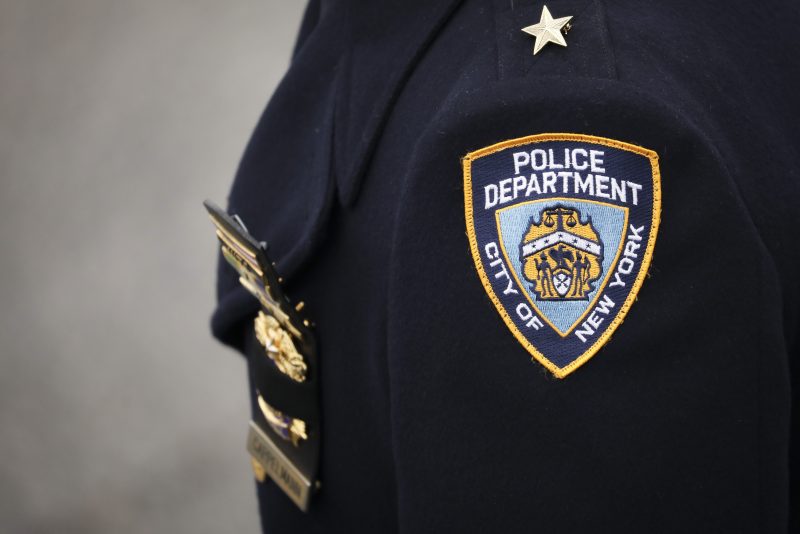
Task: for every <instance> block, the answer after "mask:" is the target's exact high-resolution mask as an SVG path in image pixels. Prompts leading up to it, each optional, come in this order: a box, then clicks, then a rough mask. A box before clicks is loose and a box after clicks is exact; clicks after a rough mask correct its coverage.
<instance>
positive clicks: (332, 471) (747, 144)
mask: <svg viewBox="0 0 800 534" xmlns="http://www.w3.org/2000/svg"><path fill="white" fill-rule="evenodd" d="M548 7H549V9H550V11H551V12H552V13H553V16H554V17H558V16H567V15H572V16H574V18H573V21H572V23H573V28H572V30H571V31H570V32H569V34H568V36H567V42H568V46H567V47H566V48H562V47H558V46H555V45H552V44H551V45H548V46H547V47H545V48H544V50H542V51H541V52H540V53H539V54H538V55H536V56H533V55H532V53H531V52H532V49H533V38H532V37H530V36H528V35H526V34H525V33H523V32H522V31H520V29H521V28H522V27H524V26H528V25H531V24H534V23H536V22H537V21H538V20H539V15H540V13H541V8H542V4H541V3H540V2H532V1H529V0H497V1H492V0H464V1H456V0H438V1H430V0H419V1H416V0H402V1H395V0H391V1H380V2H377V1H367V0H320V1H317V0H313V1H312V2H311V4H310V5H309V7H308V8H307V12H306V15H305V18H304V21H303V23H302V27H301V30H300V37H299V39H298V42H297V45H296V50H295V54H294V56H293V59H292V62H291V65H290V68H289V69H288V72H287V73H286V76H285V78H284V80H283V81H282V83H281V84H280V86H279V87H278V89H277V90H276V92H275V94H274V95H273V97H272V99H271V102H270V103H269V105H268V107H267V109H266V111H265V113H264V115H263V117H262V118H261V120H260V122H259V123H258V126H257V128H256V130H255V132H254V134H253V137H252V140H251V142H250V144H249V146H248V147H247V149H246V152H245V154H244V157H243V160H242V162H241V167H240V169H239V171H238V174H237V176H236V178H235V181H234V184H233V188H232V191H231V194H230V197H229V199H228V201H229V204H228V209H229V211H230V212H233V213H237V214H239V215H240V216H241V217H242V219H243V220H244V221H245V223H246V224H247V226H248V229H249V230H250V232H251V233H252V234H253V235H255V236H256V237H257V238H258V239H263V240H265V241H268V242H269V247H270V249H269V250H270V253H271V255H272V257H273V259H275V260H276V261H277V268H278V271H279V273H280V274H281V275H282V276H284V277H285V279H286V289H287V292H288V293H289V294H290V295H291V297H292V298H293V299H294V300H295V301H297V300H303V301H305V302H306V303H307V304H306V305H307V308H306V309H307V310H308V316H309V317H311V318H312V319H313V320H314V322H315V323H316V333H317V336H318V340H319V346H320V352H319V354H320V359H321V360H320V361H321V365H322V371H321V372H322V376H321V384H322V389H321V395H322V396H321V398H322V401H321V404H322V411H323V434H322V435H323V438H322V440H323V441H322V457H321V472H320V480H321V481H322V490H321V491H320V492H319V494H318V495H316V496H315V498H314V500H313V502H312V505H311V509H310V511H309V513H308V514H303V513H302V512H300V511H299V510H298V509H297V508H296V507H295V506H294V505H293V504H292V503H291V502H290V501H289V500H288V499H287V498H286V497H285V496H284V495H283V494H282V493H281V492H280V490H278V489H277V488H276V487H275V486H274V484H272V483H271V482H269V481H268V482H266V483H264V484H259V486H258V498H259V503H260V510H261V515H262V522H263V525H264V530H265V531H266V532H270V533H281V532H348V533H353V532H370V533H374V532H381V533H383V532H387V533H391V532H403V533H428V532H430V533H439V532H559V533H573V532H590V531H594V532H636V533H641V532H703V533H707V532H761V533H767V532H786V531H787V529H789V528H792V527H791V525H794V528H795V529H796V528H798V526H797V525H798V519H797V514H798V507H797V503H798V502H800V500H798V493H797V482H798V481H797V473H798V468H797V465H796V463H797V462H798V461H800V455H798V452H797V447H798V445H797V438H798V433H797V424H794V425H792V423H791V421H792V414H791V406H792V394H793V393H792V392H793V389H794V391H795V392H794V395H795V397H796V396H797V392H796V389H797V387H798V373H799V372H800V369H798V365H800V359H799V357H800V354H798V336H797V334H798V325H800V315H799V314H798V312H799V308H798V302H800V243H798V225H800V211H799V209H798V206H800V152H799V151H798V147H800V135H798V127H799V126H800V98H798V80H799V79H800V68H799V67H798V53H799V52H798V51H800V38H798V36H799V35H800V32H798V31H797V28H798V27H800V8H798V3H797V2H792V1H774V0H765V1H763V2H745V1H733V2H696V1H693V2H689V1H685V0H674V1H673V0H670V1H668V2H666V1H649V0H646V1H645V0H618V1H617V0H608V1H600V0H551V1H550V2H548ZM542 132H572V133H580V134H589V135H594V136H603V137H607V138H611V139H617V140H622V141H626V142H629V143H634V144H637V145H641V146H644V147H647V148H649V149H652V150H654V151H656V152H657V153H658V156H659V158H660V168H661V180H662V195H663V203H662V214H661V228H660V230H659V235H658V241H657V243H656V245H655V250H654V255H653V260H652V264H651V266H650V269H649V277H648V278H647V280H646V281H645V283H644V285H643V286H642V289H641V291H640V292H639V294H638V299H637V301H636V303H635V305H634V306H633V307H632V309H631V311H630V313H629V314H628V315H627V317H626V318H625V321H624V322H623V323H622V324H621V326H619V328H618V329H617V330H616V332H615V333H614V336H613V338H612V339H611V340H610V341H609V342H608V343H607V344H606V345H605V346H604V347H603V348H602V349H601V350H600V352H599V353H598V354H597V355H596V356H595V357H594V358H592V359H591V360H590V361H589V362H588V363H586V364H585V365H584V366H583V367H581V368H580V369H578V370H577V371H576V372H574V373H572V374H570V375H569V376H568V377H566V378H564V379H557V378H554V377H553V376H552V374H550V373H549V372H548V371H547V370H546V369H545V368H544V367H542V366H541V365H539V364H538V363H536V362H534V361H532V360H531V357H530V355H529V354H528V353H527V352H526V351H525V349H524V348H523V347H522V346H521V345H520V343H519V342H518V341H517V340H516V339H515V338H514V336H512V335H511V334H510V332H509V330H508V328H507V327H506V326H505V325H504V324H503V321H502V320H501V318H500V316H499V315H498V313H497V311H496V310H495V309H494V307H493V305H492V303H491V302H490V300H489V298H488V297H487V294H486V291H484V288H483V287H482V285H481V281H480V279H479V277H478V275H477V274H476V271H475V265H474V263H473V260H472V258H471V255H470V247H469V244H468V239H467V235H466V231H465V220H464V219H465V214H464V191H463V188H464V185H463V179H462V169H461V158H463V157H464V155H465V154H467V153H469V152H470V151H473V150H476V149H478V148H481V147H485V146H488V145H491V144H493V143H497V142H499V141H503V140H506V139H512V138H517V137H522V136H527V135H532V134H537V133H542ZM218 295H219V305H218V308H217V309H216V311H215V313H214V316H213V320H212V323H213V324H212V326H213V331H214V334H215V335H216V336H217V337H218V338H219V339H220V340H222V341H223V342H224V343H226V344H229V345H231V346H233V347H235V348H237V349H238V350H240V351H242V352H243V353H245V354H249V355H250V357H252V355H253V354H254V353H255V352H257V348H256V347H257V345H256V344H255V343H254V341H253V333H252V331H253V327H252V324H253V323H252V319H253V316H254V314H255V312H256V310H257V307H258V305H257V303H256V301H255V299H254V298H253V297H252V296H251V295H249V294H248V293H247V292H246V291H244V290H243V289H242V288H241V287H239V285H238V283H237V277H236V275H235V273H234V271H233V270H232V269H230V268H229V267H228V266H227V265H222V266H221V268H220V271H219V280H218ZM243 422H244V416H243ZM243 426H244V424H243ZM793 438H794V439H793ZM243 461H245V460H243ZM793 462H794V463H793ZM793 505H794V506H793ZM793 508H794V509H793ZM792 513H793V514H794V517H792ZM792 521H793V523H791V522H792Z"/></svg>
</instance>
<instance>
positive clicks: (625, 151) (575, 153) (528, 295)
mask: <svg viewBox="0 0 800 534" xmlns="http://www.w3.org/2000/svg"><path fill="white" fill-rule="evenodd" d="M463 168H464V203H465V214H466V221H467V234H468V236H469V243H470V249H471V251H472V257H473V259H474V260H475V266H476V268H477V270H478V274H479V275H480V278H481V281H482V282H483V286H484V288H485V289H486V292H487V293H488V294H489V297H490V298H491V300H492V302H494V305H495V307H496V308H497V311H498V312H499V313H500V315H501V316H502V318H503V320H504V321H505V323H506V325H507V326H508V328H509V329H510V330H511V332H512V333H513V334H514V336H515V337H516V338H517V340H518V341H519V342H520V343H522V345H523V346H524V347H525V348H526V349H527V350H528V352H530V353H531V355H532V356H533V357H534V358H536V360H538V361H539V362H540V363H541V364H542V365H544V366H545V367H546V368H547V369H549V370H550V371H551V372H552V373H553V374H554V375H556V376H557V377H559V378H563V377H565V376H567V375H568V374H570V373H571V372H572V371H574V370H575V369H577V368H578V367H580V366H581V365H583V364H584V363H586V361H587V360H589V358H591V357H592V356H594V355H595V354H596V353H597V351H598V350H600V348H601V347H602V346H603V344H604V343H605V342H606V341H607V340H608V338H609V337H610V336H611V334H612V333H613V332H614V330H615V329H616V328H617V327H618V326H619V325H620V324H621V323H622V321H623V319H624V318H625V315H626V314H627V312H628V309H629V308H630V307H631V305H632V304H633V301H634V300H635V298H636V294H637V293H638V291H639V288H640V287H641V285H642V282H643V281H644V278H645V276H646V274H647V268H648V266H649V265H650V259H651V257H652V255H653V247H654V245H655V241H656V234H657V232H658V223H659V217H660V213H661V188H660V185H661V184H660V175H659V170H658V155H657V154H656V153H655V152H653V151H652V150H647V149H645V148H641V147H638V146H635V145H630V144H627V143H623V142H620V141H614V140H612V139H605V138H602V137H594V136H589V135H577V134H539V135H532V136H529V137H523V138H519V139H511V140H509V141H504V142H502V143H498V144H496V145H492V146H489V147H486V148H482V149H480V150H477V151H475V152H471V153H469V154H467V155H466V156H465V157H464V159H463Z"/></svg>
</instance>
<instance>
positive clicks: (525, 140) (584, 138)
mask: <svg viewBox="0 0 800 534" xmlns="http://www.w3.org/2000/svg"><path fill="white" fill-rule="evenodd" d="M546 141H578V142H584V143H593V144H598V145H602V146H608V147H611V148H617V149H620V150H626V151H628V152H633V153H634V154H638V155H640V156H644V157H646V158H647V159H648V160H649V161H650V167H651V169H652V180H653V213H652V219H651V221H652V222H651V224H650V233H649V236H648V239H647V248H646V250H645V253H644V258H643V259H642V263H641V265H640V267H639V272H638V274H637V275H636V280H635V281H634V283H633V287H632V288H631V291H630V292H629V293H628V296H627V298H626V299H625V302H624V303H623V304H622V306H621V308H620V311H619V313H617V316H616V317H615V318H614V320H613V321H612V322H611V324H610V325H609V326H608V328H606V330H605V331H604V332H603V334H602V335H601V336H600V337H599V338H597V340H596V341H595V342H594V343H593V344H592V345H591V346H590V347H589V348H588V349H586V351H584V353H583V354H582V355H581V356H579V357H578V358H576V359H575V360H573V361H572V362H570V363H569V364H568V365H566V366H564V367H558V366H557V365H556V364H554V363H553V362H551V361H550V360H549V359H547V357H546V356H544V354H542V353H541V352H539V351H538V350H537V349H536V347H534V346H533V345H532V344H531V343H530V342H529V341H528V340H527V338H526V337H525V335H524V334H523V333H522V332H521V331H520V330H519V328H517V325H516V324H515V323H514V321H513V320H512V319H511V317H510V316H509V314H508V312H506V310H505V308H504V307H503V305H502V303H501V302H500V299H499V298H498V297H497V295H496V294H495V292H494V289H493V288H492V285H491V282H490V281H489V277H488V276H487V275H486V271H485V270H484V269H483V263H482V261H481V256H480V252H479V251H478V242H477V237H476V235H475V221H474V220H473V217H472V213H473V200H472V162H473V161H475V160H476V159H479V158H481V157H484V156H488V155H490V154H494V153H495V152H499V151H501V150H505V149H507V148H512V147H515V146H520V145H526V144H530V143H542V142H546ZM461 166H462V170H463V173H464V216H465V219H466V226H467V237H468V239H469V247H470V252H471V253H472V260H473V262H474V263H475V268H476V270H477V271H478V276H479V277H480V280H481V283H482V284H483V288H484V289H485V290H486V293H487V294H488V295H489V298H490V299H491V301H492V303H493V304H494V306H495V308H496V309H497V311H498V313H499V314H500V317H501V318H502V319H503V322H504V323H505V324H506V326H507V327H508V329H509V330H511V333H512V334H513V335H514V337H515V338H516V339H517V341H519V343H520V344H521V345H522V346H523V347H525V349H526V350H527V351H528V352H529V353H530V354H531V355H532V356H533V357H534V358H535V359H536V360H537V361H538V362H539V363H540V364H542V365H543V366H544V367H545V368H547V369H548V370H549V371H550V372H551V373H553V375H554V376H555V377H556V378H565V377H566V376H568V375H569V374H571V373H572V372H573V371H575V370H576V369H578V368H579V367H581V366H582V365H583V364H585V363H586V362H587V361H589V360H590V359H591V358H592V357H593V356H594V355H595V354H597V352H598V351H599V350H600V349H601V348H602V347H603V345H605V343H606V342H607V341H608V339H609V338H610V337H611V335H612V334H613V333H614V331H616V329H617V327H619V325H620V324H622V322H623V321H624V320H625V317H626V316H627V315H628V311H629V310H630V308H631V306H632V305H633V303H634V301H635V300H636V296H637V295H638V294H639V290H640V289H641V287H642V284H643V283H644V279H645V278H646V277H647V273H648V270H649V268H650V262H651V260H652V258H653V249H654V248H655V244H656V237H657V235H658V227H659V224H660V222H661V171H660V169H659V167H658V154H657V153H656V152H655V151H653V150H650V149H647V148H644V147H641V146H639V145H634V144H631V143H626V142H623V141H617V140H615V139H609V138H607V137H599V136H594V135H586V134H572V133H542V134H534V135H528V136H525V137H517V138H514V139H508V140H506V141H501V142H499V143H495V144H493V145H490V146H487V147H484V148H481V149H478V150H475V151H473V152H469V153H468V154H467V155H466V156H464V157H463V158H462V159H461ZM623 246H624V244H623Z"/></svg>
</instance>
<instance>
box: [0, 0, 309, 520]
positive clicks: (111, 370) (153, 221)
mask: <svg viewBox="0 0 800 534" xmlns="http://www.w3.org/2000/svg"><path fill="white" fill-rule="evenodd" d="M303 4H304V2H302V1H300V0H271V1H270V0H233V1H226V2H220V1H212V0H192V1H188V0H185V1H181V0H128V1H127V2H123V1H114V0H69V1H66V0H16V1H14V0H0V246H1V247H2V250H1V251H0V273H1V276H0V304H1V305H2V307H0V531H2V532H4V533H5V532H59V533H72V532H81V533H94V532H103V533H105V532H136V533H138V532H142V533H145V532H147V533H151V532H193V533H201V532H226V533H227V532H256V531H257V528H258V527H257V524H258V517H257V510H256V503H255V497H254V495H253V487H252V478H251V476H252V475H251V472H250V466H249V460H248V457H247V455H246V453H245V452H244V438H245V430H246V423H247V407H246V375H245V367H244V362H243V360H242V359H241V358H239V357H238V356H237V355H236V354H234V353H233V352H231V351H229V350H227V349H225V348H223V347H221V346H220V345H218V344H217V343H216V342H214V341H213V340H212V339H211V337H210V335H209V333H208V316H209V313H210V311H211V309H212V306H213V276H214V262H215V247H216V243H215V239H214V237H213V232H212V228H211V224H210V223H209V222H208V220H207V219H206V216H205V212H204V210H203V208H202V206H201V201H202V200H203V199H204V198H212V199H215V200H217V201H218V202H219V203H224V200H225V196H226V193H227V190H228V187H229V185H230V181H231V179H232V175H233V173H234V171H235V169H236V165H237V162H238V159H239V157H240V155H241V153H242V150H243V148H244V145H245V143H246V141H247V138H248V136H249V134H250V132H251V130H252V128H253V126H254V125H255V122H256V120H257V118H258V115H259V114H260V112H261V110H262V109H263V106H264V104H265V102H266V101H267V99H268V97H269V95H270V94H271V93H272V91H273V89H274V87H275V85H276V84H277V82H278V80H279V79H280V77H281V75H282V73H283V71H284V70H285V69H286V67H287V65H288V60H289V54H290V50H291V47H292V45H293V39H294V34H295V32H296V31H297V28H298V26H299V22H300V16H301V11H302V9H303V7H304V6H303Z"/></svg>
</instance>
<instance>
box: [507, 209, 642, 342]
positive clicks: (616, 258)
mask: <svg viewBox="0 0 800 534" xmlns="http://www.w3.org/2000/svg"><path fill="white" fill-rule="evenodd" d="M550 200H553V201H559V200H563V201H570V200H573V201H580V202H589V203H590V204H600V205H602V206H611V207H612V208H618V209H621V210H623V212H624V213H625V222H624V223H623V225H622V236H621V237H620V246H619V247H617V252H616V254H615V255H614V261H613V262H611V268H610V269H609V276H606V277H605V280H603V285H602V286H601V287H600V288H599V289H598V290H597V293H595V295H594V298H593V299H592V302H590V303H589V305H588V306H587V307H586V310H585V311H584V312H583V313H582V314H581V316H580V317H578V319H576V320H575V322H574V323H573V324H572V326H571V327H570V329H569V330H567V331H566V332H562V331H561V329H560V328H558V327H557V326H556V325H554V324H553V323H552V321H550V319H548V318H547V315H545V314H544V313H542V310H540V309H539V307H538V306H537V305H536V303H535V302H533V300H532V299H531V297H530V295H529V294H528V292H527V291H526V290H525V286H523V285H522V281H521V280H520V279H519V276H517V272H516V271H515V270H514V269H510V270H511V274H512V275H513V276H514V280H515V281H516V282H517V286H519V288H520V289H521V290H522V294H523V295H524V296H525V298H526V299H527V300H528V302H529V303H530V304H531V306H533V308H534V309H535V310H536V311H537V312H539V315H541V316H542V319H544V321H545V322H546V323H547V324H548V325H550V326H551V327H552V328H553V330H555V331H556V332H557V333H558V335H560V336H561V337H562V338H566V337H567V336H568V335H570V334H571V333H572V331H573V330H575V328H576V327H577V326H578V323H580V322H581V321H582V320H583V318H584V317H586V316H587V315H589V312H590V311H591V310H592V308H593V307H594V305H595V304H597V301H598V300H600V294H601V293H602V292H603V291H604V290H605V288H606V286H607V285H608V281H609V280H611V276H610V273H612V272H614V269H616V268H617V263H618V262H619V257H620V256H621V255H622V249H623V248H624V246H625V232H626V230H627V229H628V221H629V220H630V217H629V215H630V208H628V207H627V206H625V207H621V206H615V205H614V204H609V203H608V202H600V201H599V200H584V199H575V198H567V197H553V198H546V199H542V200H528V201H526V202H520V203H519V204H514V205H513V206H506V207H505V208H500V209H498V210H495V212H494V219H495V226H497V230H498V234H499V233H500V212H501V211H504V210H507V209H511V208H516V207H518V206H524V205H525V204H533V203H536V202H548V201H550ZM500 250H502V251H503V257H505V259H506V263H507V264H508V266H509V267H511V260H510V258H509V257H508V251H507V250H506V245H505V242H504V241H503V239H502V237H501V238H500Z"/></svg>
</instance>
